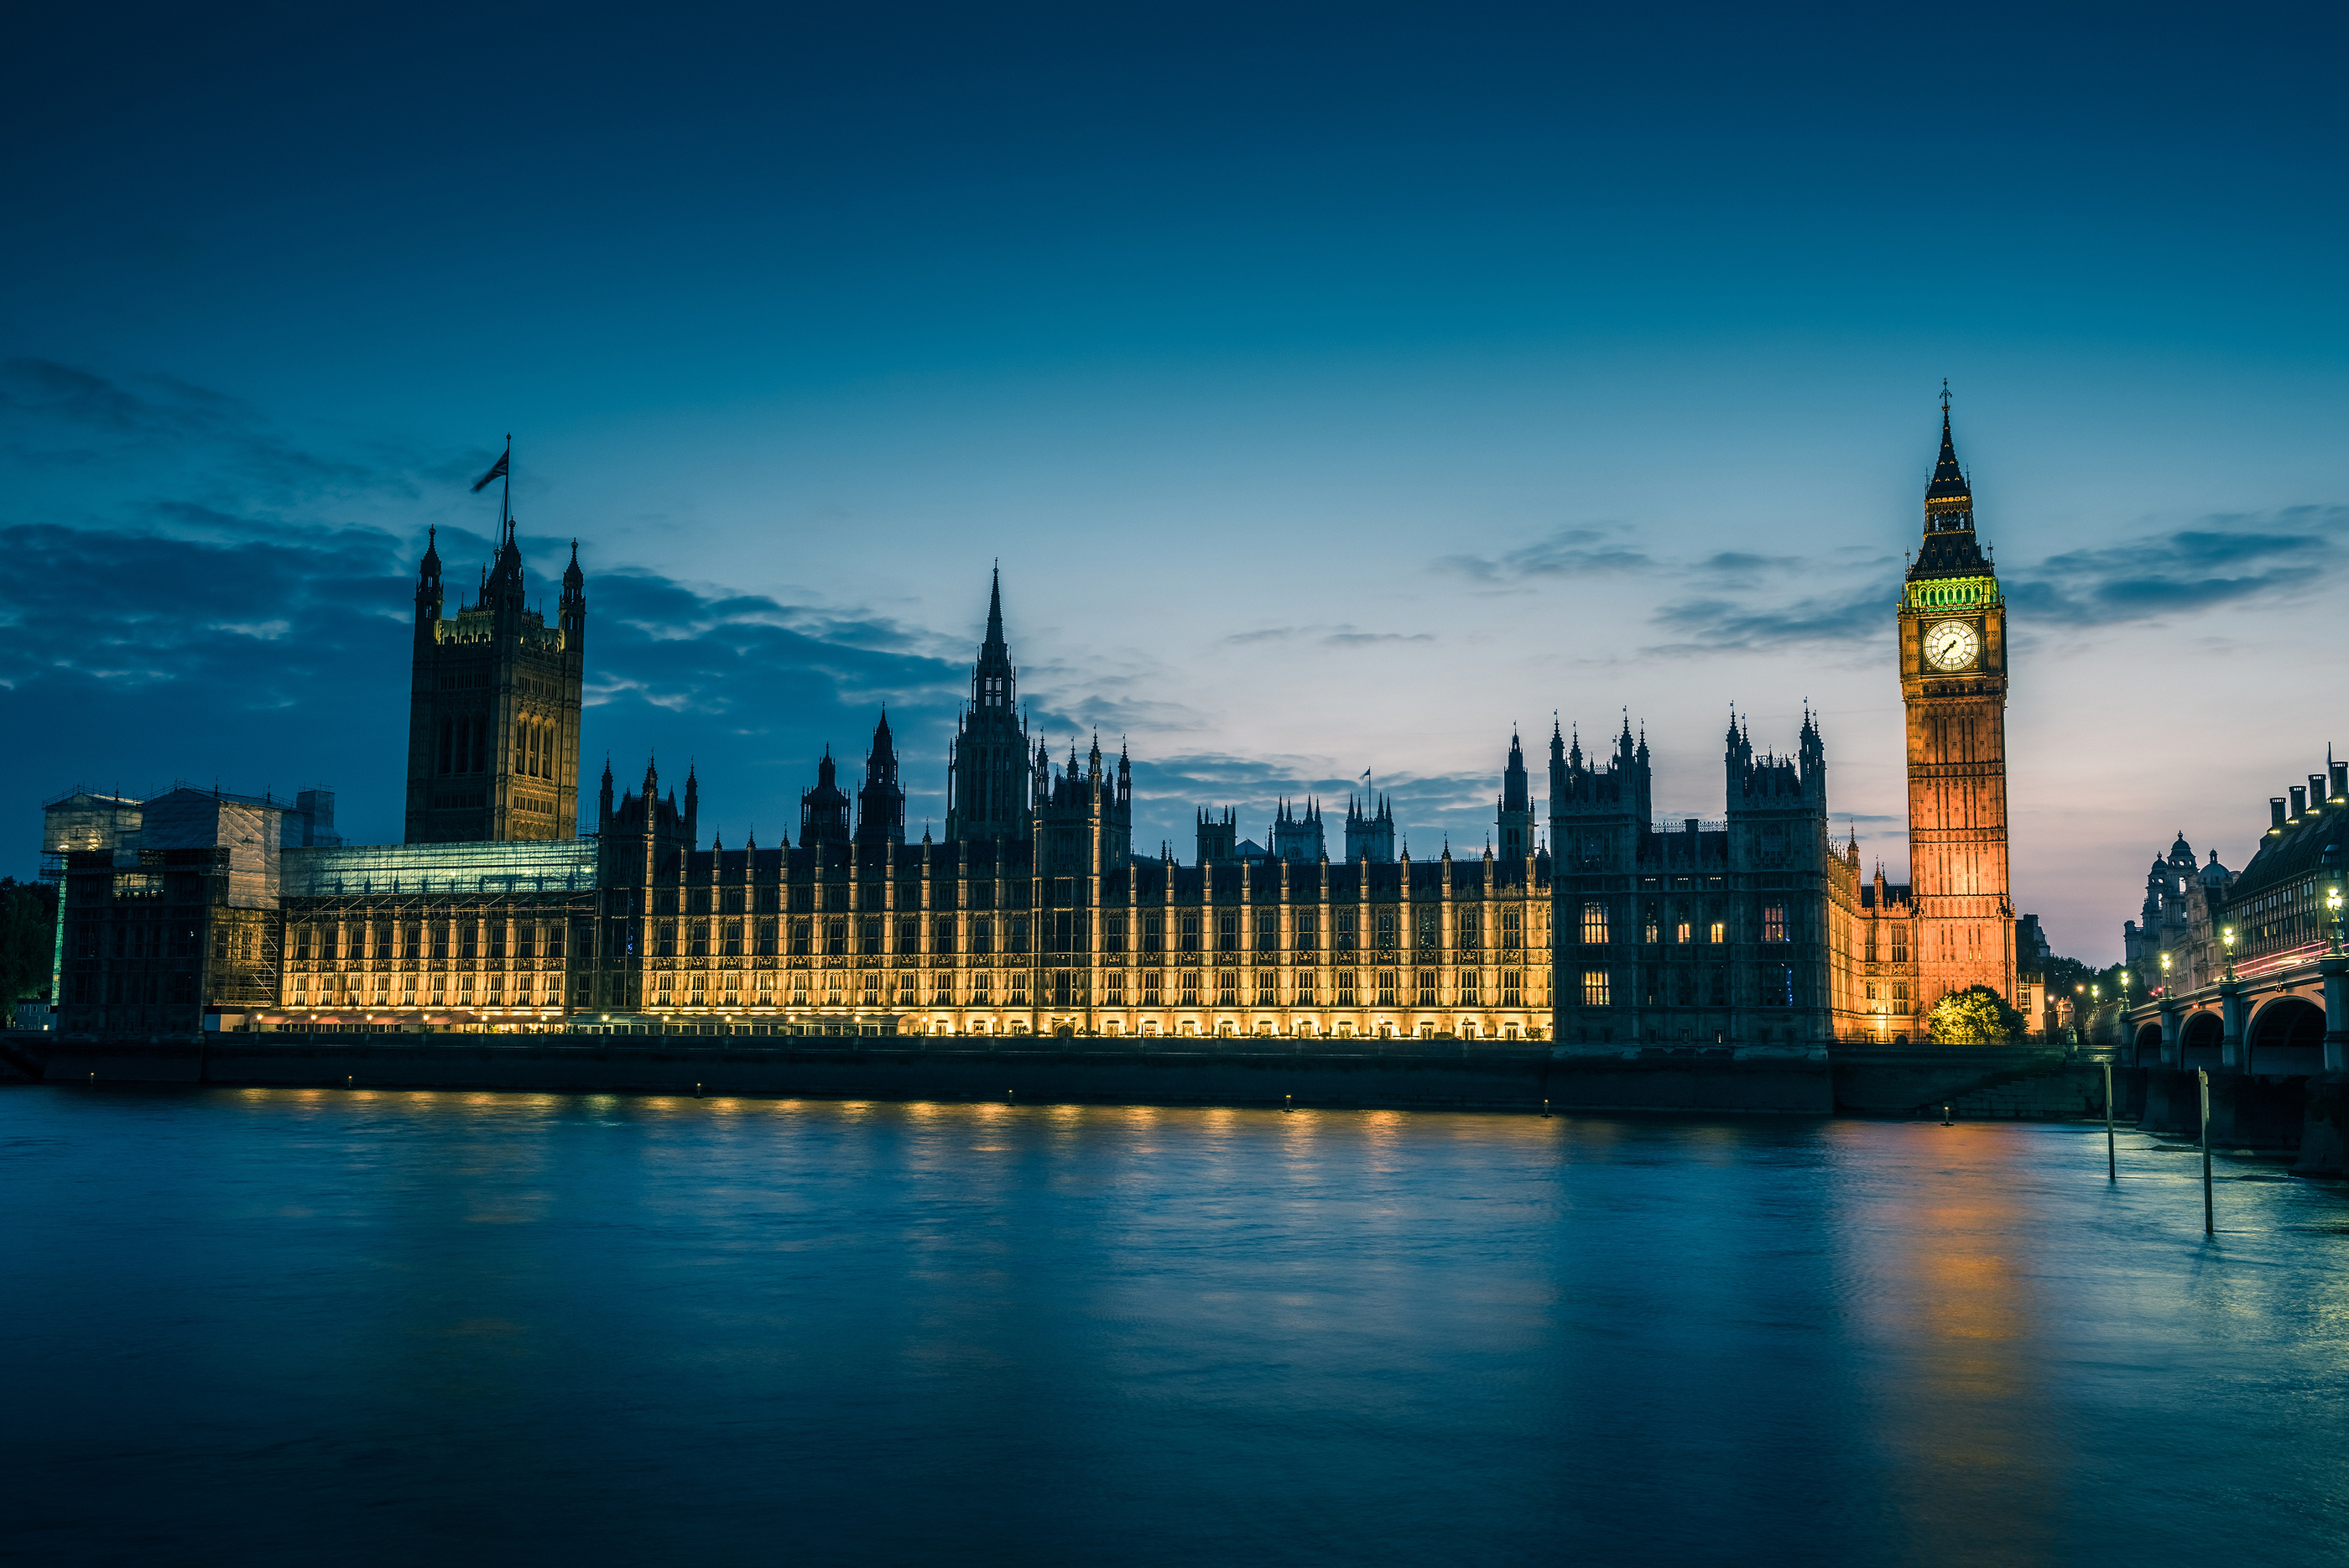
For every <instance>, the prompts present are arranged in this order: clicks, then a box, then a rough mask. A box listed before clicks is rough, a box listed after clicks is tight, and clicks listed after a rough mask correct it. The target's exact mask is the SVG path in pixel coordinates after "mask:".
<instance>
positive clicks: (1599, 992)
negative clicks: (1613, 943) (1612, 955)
mask: <svg viewBox="0 0 2349 1568" xmlns="http://www.w3.org/2000/svg"><path fill="white" fill-rule="evenodd" d="M1607 1004H1608V1003H1607V971H1605V970H1603V969H1587V970H1584V971H1582V1005H1583V1006H1585V1007H1605V1006H1606V1005H1607Z"/></svg>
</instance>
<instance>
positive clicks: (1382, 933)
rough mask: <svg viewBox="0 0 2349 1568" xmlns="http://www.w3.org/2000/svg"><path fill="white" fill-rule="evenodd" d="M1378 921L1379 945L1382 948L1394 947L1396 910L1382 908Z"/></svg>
mask: <svg viewBox="0 0 2349 1568" xmlns="http://www.w3.org/2000/svg"><path fill="white" fill-rule="evenodd" d="M1378 922H1379V926H1378V929H1379V946H1380V947H1381V948H1392V947H1393V946H1394V945H1395V911H1394V910H1392V909H1381V910H1380V911H1379V912H1378Z"/></svg>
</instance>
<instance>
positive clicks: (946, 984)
mask: <svg viewBox="0 0 2349 1568" xmlns="http://www.w3.org/2000/svg"><path fill="white" fill-rule="evenodd" d="M930 1005H931V1006H932V1007H952V1006H953V1005H954V971H952V970H949V969H942V970H940V971H938V972H937V975H936V979H935V980H934V981H933V982H932V984H931V987H930Z"/></svg>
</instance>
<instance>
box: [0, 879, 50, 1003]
mask: <svg viewBox="0 0 2349 1568" xmlns="http://www.w3.org/2000/svg"><path fill="white" fill-rule="evenodd" d="M56 937H57V889H55V888H47V887H44V886H42V885H41V884H40V883H38V882H19V881H17V880H16V878H15V877H0V1012H5V1011H7V1010H9V1009H12V1008H13V1007H14V1006H15V1005H16V1003H17V1002H30V1001H32V1000H34V999H36V998H38V997H43V996H47V994H48V992H49V961H50V960H51V959H52V958H53V957H54V956H55V942H56ZM8 1026H12V1025H9V1024H0V1027H8Z"/></svg>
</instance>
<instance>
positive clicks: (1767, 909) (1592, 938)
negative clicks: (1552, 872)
mask: <svg viewBox="0 0 2349 1568" xmlns="http://www.w3.org/2000/svg"><path fill="white" fill-rule="evenodd" d="M1612 926H1613V922H1612V918H1611V916H1610V915H1609V911H1608V908H1607V905H1606V903H1605V902H1604V901H1603V900H1601V899H1598V898H1590V899H1586V900H1585V901H1584V903H1583V906H1582V940H1583V942H1584V944H1585V945H1587V946H1591V947H1599V946H1603V945H1604V944H1605V943H1606V942H1607V941H1608V940H1609V932H1610V930H1611V929H1612ZM1665 929H1666V928H1665V927H1664V926H1663V925H1662V924H1661V923H1660V922H1659V921H1658V920H1657V919H1656V907H1655V906H1654V905H1653V904H1651V905H1649V906H1648V909H1647V916H1646V919H1644V920H1642V921H1641V922H1640V940H1641V941H1643V942H1645V943H1647V944H1648V945H1650V946H1651V947H1653V946H1656V945H1659V944H1661V942H1662V941H1663V940H1664V931H1665ZM1670 929H1671V939H1672V940H1673V941H1674V942H1675V943H1682V944H1687V943H1693V942H1695V941H1696V940H1697V934H1698V933H1699V932H1700V931H1701V932H1702V933H1703V938H1704V940H1705V942H1707V943H1709V944H1719V943H1723V942H1726V941H1727V940H1729V925H1728V922H1726V921H1724V920H1720V919H1709V920H1704V921H1702V922H1699V921H1697V920H1695V919H1690V918H1686V917H1683V918H1681V919H1675V920H1674V921H1673V922H1672V924H1671V928H1670ZM1762 940H1764V941H1765V942H1783V941H1788V940H1792V939H1791V938H1789V937H1788V936H1787V934H1786V906H1785V905H1784V904H1764V905H1763V906H1762Z"/></svg>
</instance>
